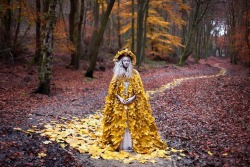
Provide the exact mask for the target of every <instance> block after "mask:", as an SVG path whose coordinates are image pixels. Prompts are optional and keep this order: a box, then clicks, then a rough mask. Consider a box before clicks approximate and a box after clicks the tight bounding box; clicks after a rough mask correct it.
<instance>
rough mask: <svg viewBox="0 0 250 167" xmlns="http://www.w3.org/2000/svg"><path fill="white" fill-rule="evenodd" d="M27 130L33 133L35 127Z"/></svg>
mask: <svg viewBox="0 0 250 167" xmlns="http://www.w3.org/2000/svg"><path fill="white" fill-rule="evenodd" d="M27 132H32V133H33V132H35V130H34V129H28V130H27Z"/></svg>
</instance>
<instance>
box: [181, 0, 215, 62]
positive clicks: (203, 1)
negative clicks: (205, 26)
mask: <svg viewBox="0 0 250 167" xmlns="http://www.w3.org/2000/svg"><path fill="white" fill-rule="evenodd" d="M195 3H196V4H195V8H194V11H193V12H194V16H193V17H191V19H190V28H189V30H188V37H187V39H186V43H185V45H186V46H185V47H184V50H183V52H182V54H181V57H180V59H179V62H178V65H180V66H182V65H183V64H184V63H185V61H186V60H187V58H188V57H189V56H190V53H192V52H193V51H192V48H191V43H192V38H193V33H194V30H195V28H196V27H197V25H198V24H199V22H200V21H201V20H202V19H203V17H204V15H205V14H206V13H207V10H208V9H209V4H210V3H211V0H196V1H195ZM202 6H204V7H203V8H202ZM201 9H202V10H201Z"/></svg>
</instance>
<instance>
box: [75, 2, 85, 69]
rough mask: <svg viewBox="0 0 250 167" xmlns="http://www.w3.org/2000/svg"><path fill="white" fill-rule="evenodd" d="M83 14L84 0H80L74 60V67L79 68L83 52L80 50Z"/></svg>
mask: <svg viewBox="0 0 250 167" xmlns="http://www.w3.org/2000/svg"><path fill="white" fill-rule="evenodd" d="M83 15H84V0H81V9H80V21H79V24H78V34H77V48H76V61H75V64H74V66H75V68H76V69H79V68H80V58H81V56H82V54H83V51H82V23H83Z"/></svg>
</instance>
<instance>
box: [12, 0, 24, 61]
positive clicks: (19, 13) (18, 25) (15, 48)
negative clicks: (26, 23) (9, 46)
mask: <svg viewBox="0 0 250 167" xmlns="http://www.w3.org/2000/svg"><path fill="white" fill-rule="evenodd" d="M21 3H22V2H21V1H19V5H20V7H19V9H18V19H17V26H16V32H15V37H14V46H13V50H14V55H15V56H17V53H16V51H17V38H18V34H19V32H20V26H21V17H22V15H21V13H22V5H21Z"/></svg>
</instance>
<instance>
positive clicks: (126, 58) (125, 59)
mask: <svg viewBox="0 0 250 167" xmlns="http://www.w3.org/2000/svg"><path fill="white" fill-rule="evenodd" d="M130 63H131V59H130V57H123V59H122V64H123V67H125V68H128V66H129V64H130Z"/></svg>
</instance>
